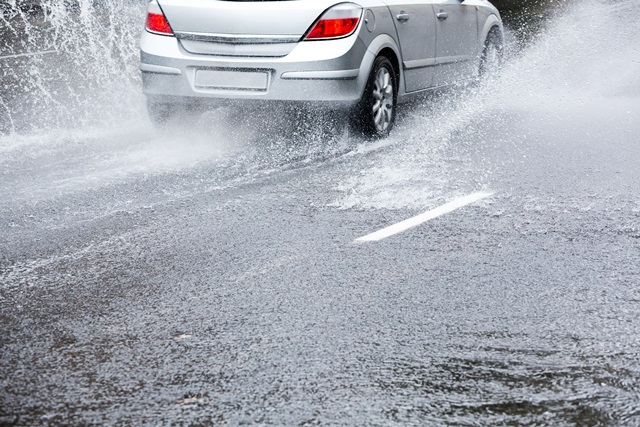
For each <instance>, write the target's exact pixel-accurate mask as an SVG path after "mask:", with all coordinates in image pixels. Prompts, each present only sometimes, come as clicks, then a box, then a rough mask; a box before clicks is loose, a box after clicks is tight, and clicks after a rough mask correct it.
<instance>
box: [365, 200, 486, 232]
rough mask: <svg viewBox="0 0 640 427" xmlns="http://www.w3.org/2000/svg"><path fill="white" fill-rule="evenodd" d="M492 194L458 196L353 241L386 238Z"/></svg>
mask: <svg viewBox="0 0 640 427" xmlns="http://www.w3.org/2000/svg"><path fill="white" fill-rule="evenodd" d="M493 194H494V193H489V192H485V191H481V192H478V193H473V194H469V195H468V196H464V197H459V198H457V199H455V200H452V201H450V202H449V203H446V204H444V205H442V206H440V207H437V208H435V209H432V210H430V211H427V212H425V213H422V214H420V215H417V216H414V217H413V218H409V219H407V220H404V221H402V222H399V223H397V224H393V225H390V226H389V227H386V228H383V229H382V230H379V231H376V232H375V233H371V234H367V235H366V236H363V237H360V238H357V239H356V240H355V242H377V241H379V240H382V239H386V238H387V237H390V236H393V235H395V234H398V233H402V232H403V231H406V230H408V229H410V228H413V227H417V226H418V225H420V224H424V223H425V222H427V221H431V220H432V219H435V218H438V217H439V216H442V215H445V214H448V213H450V212H453V211H455V210H456V209H460V208H462V207H464V206H467V205H470V204H472V203H475V202H477V201H479V200H482V199H486V198H487V197H490V196H492V195H493Z"/></svg>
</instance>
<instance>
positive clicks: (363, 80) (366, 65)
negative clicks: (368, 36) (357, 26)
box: [358, 34, 404, 95]
mask: <svg viewBox="0 0 640 427" xmlns="http://www.w3.org/2000/svg"><path fill="white" fill-rule="evenodd" d="M384 49H391V50H392V51H393V52H394V53H395V55H396V58H397V62H396V65H397V67H398V74H399V75H400V81H399V82H398V88H399V90H401V89H402V88H404V73H403V70H402V56H401V55H400V49H398V45H397V43H396V41H395V40H394V39H393V37H391V36H390V35H388V34H380V35H379V36H377V37H376V38H375V39H373V41H372V42H371V43H370V44H369V47H368V48H367V52H366V54H365V56H364V58H363V60H362V64H361V65H360V72H359V73H358V87H360V88H362V93H364V88H365V87H366V85H367V80H368V79H369V74H371V70H372V69H373V63H374V61H375V60H376V58H377V57H378V55H380V52H382V51H383V50H384ZM362 93H361V94H360V95H362Z"/></svg>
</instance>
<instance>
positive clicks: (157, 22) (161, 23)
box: [147, 12, 173, 36]
mask: <svg viewBox="0 0 640 427" xmlns="http://www.w3.org/2000/svg"><path fill="white" fill-rule="evenodd" d="M147 30H149V31H151V32H152V33H158V34H166V35H168V36H172V35H173V30H172V29H171V25H169V21H167V18H166V17H165V16H164V15H163V14H162V13H153V12H149V13H148V14H147Z"/></svg>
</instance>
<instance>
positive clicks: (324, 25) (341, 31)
mask: <svg viewBox="0 0 640 427" xmlns="http://www.w3.org/2000/svg"><path fill="white" fill-rule="evenodd" d="M358 21H360V18H346V19H321V20H320V21H318V23H317V24H316V25H315V27H313V29H312V30H311V31H310V32H309V34H308V35H307V40H314V39H335V38H338V37H345V36H348V35H350V34H351V33H353V31H354V30H355V29H356V27H357V26H358Z"/></svg>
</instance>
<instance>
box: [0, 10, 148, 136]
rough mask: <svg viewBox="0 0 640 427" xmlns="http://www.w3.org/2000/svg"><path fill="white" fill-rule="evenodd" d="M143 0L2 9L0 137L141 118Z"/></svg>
mask: <svg viewBox="0 0 640 427" xmlns="http://www.w3.org/2000/svg"><path fill="white" fill-rule="evenodd" d="M144 5H145V1H144V0H136V1H130V0H129V1H128V0H102V1H100V2H95V1H92V0H76V1H75V2H67V1H59V0H40V2H39V3H38V4H37V7H36V8H35V9H32V10H31V11H25V10H24V9H23V8H22V7H21V6H20V3H19V2H17V1H16V0H8V3H7V4H6V5H5V6H4V8H3V10H2V11H1V15H0V16H1V18H0V19H1V24H2V27H1V28H2V37H1V38H0V40H2V42H1V43H2V44H1V45H0V49H1V51H0V67H1V72H0V76H1V77H2V83H1V85H0V86H1V87H2V88H3V90H2V92H0V134H1V133H5V134H6V133H9V132H20V133H27V132H34V131H39V130H47V131H49V130H51V129H74V128H82V127H88V126H96V125H105V124H107V123H110V124H113V123H121V122H122V121H123V120H125V121H132V120H139V119H140V118H141V117H143V111H144V110H143V108H142V105H143V104H142V100H143V98H142V94H141V90H140V78H139V72H138V70H137V66H138V64H137V63H138V61H137V58H138V40H139V35H140V31H141V30H142V25H143V22H142V20H143V19H144Z"/></svg>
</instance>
